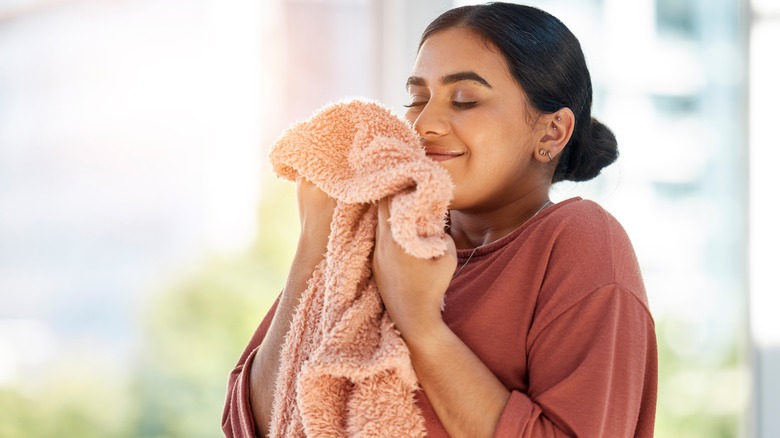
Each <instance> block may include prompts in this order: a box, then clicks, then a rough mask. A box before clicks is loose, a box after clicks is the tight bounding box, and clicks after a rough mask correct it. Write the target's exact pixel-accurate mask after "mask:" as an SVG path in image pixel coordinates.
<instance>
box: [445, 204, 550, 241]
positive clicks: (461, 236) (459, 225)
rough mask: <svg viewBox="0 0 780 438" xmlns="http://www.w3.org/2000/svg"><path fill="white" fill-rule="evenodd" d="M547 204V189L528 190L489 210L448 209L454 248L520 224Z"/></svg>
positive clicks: (491, 238)
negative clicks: (516, 197)
mask: <svg viewBox="0 0 780 438" xmlns="http://www.w3.org/2000/svg"><path fill="white" fill-rule="evenodd" d="M547 205H549V198H548V194H547V191H544V192H543V193H529V194H528V195H526V196H523V197H521V198H519V199H516V200H515V201H513V202H512V203H510V204H506V205H503V206H500V207H498V208H494V209H491V210H490V211H469V210H452V211H450V235H451V236H452V239H453V240H454V241H455V247H456V248H458V249H468V248H476V247H478V246H484V245H487V244H489V243H491V242H495V241H496V240H498V239H500V238H502V237H504V236H506V235H507V234H509V233H511V232H512V231H514V230H516V229H517V228H520V227H521V226H522V225H523V224H525V223H526V222H528V221H529V220H530V219H531V218H532V217H534V216H535V215H536V214H537V213H538V212H540V211H541V210H542V209H544V208H545V207H546V206H547Z"/></svg>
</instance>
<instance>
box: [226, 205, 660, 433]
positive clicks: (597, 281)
mask: <svg viewBox="0 0 780 438" xmlns="http://www.w3.org/2000/svg"><path fill="white" fill-rule="evenodd" d="M471 253H472V250H459V251H458V259H459V267H458V268H457V269H458V270H459V269H460V266H463V263H465V262H466V260H467V259H468V258H469V256H470V255H471ZM458 270H456V272H458V274H457V275H456V276H455V278H453V280H452V283H451V284H450V288H449V290H448V291H447V294H446V297H445V304H446V306H445V309H444V313H443V318H444V321H445V322H446V323H447V325H448V326H449V327H450V328H451V329H452V330H453V332H455V334H457V335H458V336H459V337H460V338H461V339H462V340H463V342H464V343H466V344H467V345H468V346H469V347H470V348H471V349H472V350H473V351H474V353H475V354H476V355H477V356H478V357H479V358H480V359H481V360H482V361H483V362H484V363H485V364H486V365H487V366H488V367H489V368H490V369H491V370H492V371H493V373H494V374H495V375H496V376H497V377H498V378H499V379H500V380H501V381H502V382H503V383H504V385H505V386H506V387H507V388H508V389H509V390H511V391H512V392H511V396H510V398H509V401H508V402H507V404H506V406H505V407H504V412H503V413H502V415H501V418H500V420H499V424H498V425H497V430H496V436H497V437H558V436H578V437H652V436H653V426H654V421H655V405H656V390H657V350H656V340H655V330H654V324H653V319H652V317H651V315H650V313H649V310H648V306H647V297H646V295H645V289H644V285H643V282H642V277H641V274H640V271H639V266H638V264H637V260H636V256H635V254H634V250H633V248H632V246H631V243H630V241H629V239H628V236H627V235H626V233H625V231H624V230H623V228H622V227H621V226H620V224H619V223H618V222H617V221H616V220H615V219H614V218H613V217H612V216H611V215H610V214H609V213H607V212H606V211H605V210H604V209H602V208H601V207H600V206H598V205H597V204H596V203H594V202H591V201H586V200H582V199H580V198H573V199H569V200H567V201H564V202H561V203H558V204H556V205H553V206H550V207H548V208H546V209H545V210H543V211H542V212H540V213H539V214H538V215H537V216H536V217H534V218H532V219H531V220H529V221H528V222H527V223H526V224H524V225H523V226H521V227H520V228H518V229H517V230H515V231H513V232H512V233H510V234H509V235H507V236H505V237H503V238H501V239H499V240H497V241H495V242H493V243H490V244H488V245H485V246H483V247H480V248H478V249H477V250H476V252H474V254H473V256H471V259H470V260H469V261H468V263H467V264H466V266H465V267H464V268H463V270H462V271H458ZM275 309H276V305H275V304H274V307H272V308H271V310H270V311H269V313H268V315H266V317H265V319H264V320H263V322H262V323H261V324H260V327H258V329H257V331H256V332H255V334H254V336H253V337H252V339H251V341H250V343H249V346H248V347H247V348H246V350H245V351H244V353H243V354H242V356H241V358H240V360H239V363H238V365H237V366H236V368H235V369H234V370H233V372H232V373H231V375H230V380H229V385H228V394H227V401H226V404H225V410H224V414H223V419H222V425H223V429H224V431H225V435H226V436H228V437H253V436H255V435H254V420H253V417H252V411H251V408H250V405H249V371H250V369H251V361H252V359H253V357H254V353H255V352H256V350H257V346H258V345H259V344H260V343H261V342H262V339H263V337H264V336H265V333H266V331H267V330H268V327H269V325H270V323H271V319H272V317H273V314H274V311H275ZM418 405H419V407H420V408H421V410H422V413H423V416H424V418H425V421H426V427H427V429H428V435H427V436H428V437H432V438H435V437H446V436H448V435H447V433H446V432H445V431H444V428H443V427H442V425H441V423H440V422H439V420H438V418H437V417H436V414H435V413H434V411H433V408H432V406H431V405H430V403H429V402H428V399H427V398H426V397H425V393H424V392H423V391H420V393H419V394H418ZM474 409H475V410H478V409H479V406H474Z"/></svg>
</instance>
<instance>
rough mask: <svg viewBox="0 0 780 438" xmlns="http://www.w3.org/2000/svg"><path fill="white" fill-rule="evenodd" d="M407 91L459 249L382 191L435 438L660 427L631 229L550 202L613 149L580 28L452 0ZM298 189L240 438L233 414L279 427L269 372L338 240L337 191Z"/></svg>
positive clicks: (428, 36)
mask: <svg viewBox="0 0 780 438" xmlns="http://www.w3.org/2000/svg"><path fill="white" fill-rule="evenodd" d="M407 87H408V91H409V95H410V99H411V100H410V103H409V105H408V112H407V118H408V120H409V121H410V122H411V123H412V124H413V127H414V129H415V130H416V131H417V133H418V134H419V135H420V137H421V142H422V145H423V146H424V147H425V150H426V155H428V156H429V157H430V158H431V159H433V160H436V161H438V162H439V163H440V164H441V165H442V166H443V167H444V168H445V169H446V170H447V171H448V172H449V173H450V175H451V177H452V179H453V181H454V183H455V194H454V200H453V203H452V205H451V209H450V218H449V219H450V228H449V235H450V236H451V241H450V249H449V251H448V253H447V254H445V255H444V256H442V257H439V258H437V259H434V260H422V259H416V258H414V257H411V256H408V255H406V254H405V253H404V252H403V250H402V249H401V248H400V247H399V246H398V245H397V244H396V243H395V242H394V241H393V239H392V238H391V237H390V232H389V225H388V223H387V218H388V201H386V200H385V201H382V202H380V206H379V219H380V222H379V226H378V228H377V233H376V246H375V250H374V256H373V257H374V258H373V271H374V279H375V280H376V283H377V286H378V288H379V291H380V294H381V296H382V299H383V301H384V304H385V307H386V310H387V312H388V314H389V316H390V318H391V319H392V321H393V322H394V323H395V326H396V328H397V329H398V330H399V331H400V333H401V336H402V337H403V339H404V341H405V342H406V344H407V345H408V347H409V350H410V352H411V359H412V364H413V366H414V369H415V372H416V374H417V377H418V378H419V381H420V385H421V387H422V391H421V392H420V394H419V397H418V406H419V407H420V409H421V410H422V413H423V416H424V418H425V424H426V428H427V430H428V436H430V437H438V436H448V435H449V436H454V437H460V436H463V437H481V436H528V437H531V436H534V437H536V436H539V437H542V436H588V437H591V436H593V437H627V436H642V437H649V436H652V434H653V423H654V417H655V402H656V385H657V365H656V363H657V362H656V361H657V360H656V344H655V335H654V325H653V320H652V317H651V315H650V313H649V311H648V307H647V299H646V296H645V291H644V286H643V283H642V279H641V274H640V272H639V268H638V265H637V262H636V257H635V255H634V252H633V249H632V247H631V244H630V242H629V240H628V237H627V236H626V234H625V232H624V230H623V229H622V227H621V226H620V225H619V224H618V223H617V221H616V220H615V219H614V218H613V217H612V216H611V215H609V214H608V213H607V212H606V211H605V210H603V209H602V208H601V207H599V206H598V205H597V204H595V203H593V202H590V201H585V200H582V199H579V198H574V199H569V200H566V201H563V202H560V203H558V204H553V203H551V202H550V200H549V190H550V186H551V185H552V184H553V183H555V182H558V181H564V180H572V181H585V180H589V179H591V178H593V177H595V176H596V175H598V174H599V172H600V170H601V169H602V168H603V167H605V166H607V165H609V164H611V163H612V162H613V161H614V160H615V159H616V158H617V144H616V141H615V137H614V135H613V134H612V132H611V131H609V129H608V128H607V127H606V126H604V125H602V124H601V123H599V122H598V121H596V120H595V119H592V118H591V115H590V109H591V101H592V90H591V81H590V74H589V72H588V69H587V67H586V65H585V60H584V57H583V54H582V51H581V48H580V46H579V42H578V41H577V39H576V38H575V37H574V36H573V35H572V34H571V32H570V31H569V30H568V29H567V28H566V27H565V26H564V25H563V24H562V23H561V22H560V21H558V20H557V19H556V18H554V17H552V16H551V15H549V14H547V13H545V12H542V11H540V10H538V9H534V8H530V7H526V6H519V5H513V4H504V3H494V4H487V5H481V6H466V7H462V8H456V9H453V10H450V11H448V12H445V13H444V14H442V15H441V16H440V17H438V18H437V19H436V20H434V22H432V23H431V24H430V25H429V26H428V28H427V29H426V31H425V32H424V33H423V36H422V39H421V43H420V46H419V50H418V55H417V59H416V62H415V65H414V68H413V71H412V74H411V76H410V78H409V80H408V83H407ZM298 200H299V212H300V219H301V224H302V227H301V230H302V231H301V237H300V241H299V246H298V252H297V253H296V256H295V260H294V262H293V266H292V269H291V273H290V276H289V278H288V282H287V285H286V287H285V290H284V293H283V294H282V296H281V298H280V300H279V302H278V304H277V305H276V307H275V308H274V309H273V310H272V314H274V313H275V317H273V319H272V321H271V320H270V319H271V318H270V317H266V321H264V322H263V324H261V327H260V328H259V329H258V332H257V333H256V334H255V337H254V338H253V339H252V341H251V342H250V347H249V348H248V351H249V349H254V348H255V347H257V346H258V345H259V347H258V348H257V351H256V352H255V354H254V360H252V361H251V364H249V363H243V362H242V363H240V365H239V366H251V367H252V368H251V374H250V377H249V380H250V381H249V382H247V383H246V385H247V386H249V387H251V394H250V396H249V397H250V399H251V405H250V406H244V407H243V408H235V407H234V408H231V409H226V413H225V415H226V416H225V418H224V419H223V420H224V423H223V424H224V425H225V431H226V434H228V435H229V436H232V435H234V433H235V432H233V431H231V427H230V423H231V421H236V420H235V418H234V417H237V416H243V417H244V418H245V419H246V418H250V419H251V418H254V421H255V424H256V429H257V431H262V432H263V433H265V431H267V430H268V417H269V415H270V412H271V403H272V398H273V394H272V391H270V390H269V385H267V384H265V385H263V384H261V383H262V382H272V381H273V380H274V378H275V375H276V371H277V370H278V354H277V353H278V350H279V348H280V346H281V345H282V343H283V340H284V336H285V334H286V329H287V327H288V326H289V321H290V318H291V314H292V309H293V307H294V306H295V303H296V302H297V299H298V297H299V296H300V293H301V292H302V291H303V290H304V288H305V283H306V280H307V279H308V278H309V276H310V275H311V273H312V271H313V269H314V267H315V266H316V264H317V263H318V262H319V261H320V260H321V259H322V254H323V253H324V252H325V246H326V242H327V235H328V231H329V222H330V217H329V215H328V214H322V212H323V211H326V212H332V211H333V207H334V205H335V204H334V202H333V201H332V200H330V199H328V198H327V196H325V195H324V194H323V193H322V192H320V191H319V190H318V189H316V188H315V187H314V186H312V185H310V184H307V183H306V182H301V183H299V186H298ZM445 296H446V299H444V298H445ZM442 299H444V302H445V304H446V306H445V308H444V310H443V311H442V308H441V302H442ZM261 340H262V342H261ZM246 358H247V353H245V354H244V356H243V357H242V361H243V360H245V359H246ZM233 384H234V385H235V382H233ZM242 409H243V410H242ZM237 411H240V412H237Z"/></svg>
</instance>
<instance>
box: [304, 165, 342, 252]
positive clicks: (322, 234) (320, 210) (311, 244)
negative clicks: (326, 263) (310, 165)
mask: <svg viewBox="0 0 780 438" xmlns="http://www.w3.org/2000/svg"><path fill="white" fill-rule="evenodd" d="M296 184H297V187H296V193H297V196H298V217H299V219H300V221H301V235H300V238H299V242H298V246H299V250H301V249H306V251H307V252H309V253H310V254H313V255H319V256H322V255H323V254H325V251H326V250H327V247H328V236H329V235H330V223H331V220H332V219H333V211H334V210H335V209H336V200H335V199H333V198H331V197H330V196H328V195H327V194H326V193H325V192H323V191H322V190H320V188H319V187H317V186H315V185H314V184H312V183H311V182H309V181H307V180H306V179H304V178H301V177H298V180H297V182H296ZM320 258H321V257H320Z"/></svg>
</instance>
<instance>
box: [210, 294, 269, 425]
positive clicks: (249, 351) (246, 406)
mask: <svg viewBox="0 0 780 438" xmlns="http://www.w3.org/2000/svg"><path fill="white" fill-rule="evenodd" d="M278 304H279V298H278V297H277V298H276V301H275V302H274V304H273V305H272V306H271V309H270V310H269V311H268V314H266V315H265V318H263V321H262V322H261V323H260V326H258V327H257V330H255V333H254V335H252V339H251V340H250V341H249V345H247V347H246V349H245V350H244V352H243V353H242V354H241V357H240V358H239V360H238V364H236V367H235V368H233V371H231V372H230V376H229V378H228V386H227V397H226V400H225V407H224V409H223V411H222V431H223V432H224V433H225V437H227V438H250V437H251V438H254V437H255V436H256V434H255V418H254V415H253V414H252V406H251V404H250V401H249V391H250V387H251V386H250V381H249V375H250V372H251V370H252V361H253V360H254V358H255V354H256V353H257V349H258V347H259V346H260V344H261V343H262V342H263V339H264V338H265V335H266V333H267V332H268V327H270V326H271V321H273V318H274V315H275V314H276V307H277V305H278Z"/></svg>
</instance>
